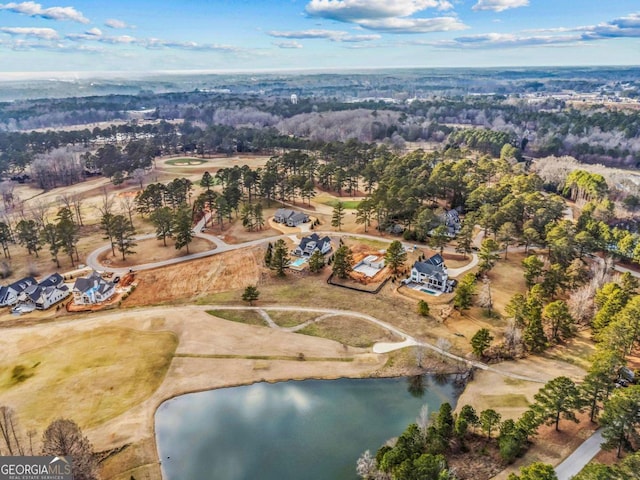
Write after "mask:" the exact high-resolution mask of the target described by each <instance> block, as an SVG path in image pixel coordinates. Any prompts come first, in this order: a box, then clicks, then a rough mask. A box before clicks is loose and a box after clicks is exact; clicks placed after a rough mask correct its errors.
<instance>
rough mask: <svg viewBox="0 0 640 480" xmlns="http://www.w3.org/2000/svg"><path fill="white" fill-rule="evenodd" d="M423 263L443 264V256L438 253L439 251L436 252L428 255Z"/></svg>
mask: <svg viewBox="0 0 640 480" xmlns="http://www.w3.org/2000/svg"><path fill="white" fill-rule="evenodd" d="M425 263H430V264H431V265H435V266H439V265H444V258H442V255H440V254H439V253H436V254H435V255H433V256H431V257H429V258H428V259H427V260H426V261H425Z"/></svg>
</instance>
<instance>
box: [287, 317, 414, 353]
mask: <svg viewBox="0 0 640 480" xmlns="http://www.w3.org/2000/svg"><path fill="white" fill-rule="evenodd" d="M298 333H302V334H304V335H313V336H317V337H323V338H330V339H331V340H335V341H336V342H340V343H342V344H344V345H349V346H352V347H362V348H366V347H370V346H372V345H373V344H374V343H375V342H382V341H384V342H400V341H402V339H401V338H399V337H398V336H396V335H394V334H393V333H391V332H389V331H387V330H385V329H383V328H381V327H378V326H376V325H372V324H371V323H370V322H367V321H366V320H362V319H360V318H354V317H348V316H332V317H329V318H325V319H323V320H321V321H319V322H317V323H313V324H311V325H307V326H306V327H304V328H303V329H302V330H299V331H298Z"/></svg>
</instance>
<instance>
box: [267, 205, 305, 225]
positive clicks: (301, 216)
mask: <svg viewBox="0 0 640 480" xmlns="http://www.w3.org/2000/svg"><path fill="white" fill-rule="evenodd" d="M273 221H274V222H276V223H284V224H285V225H287V226H288V227H297V226H298V225H300V224H301V223H307V222H308V221H309V215H307V214H306V213H303V212H297V211H295V210H289V209H288V208H279V209H278V210H276V213H275V214H274V215H273Z"/></svg>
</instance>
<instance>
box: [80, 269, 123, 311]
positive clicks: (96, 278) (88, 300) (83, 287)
mask: <svg viewBox="0 0 640 480" xmlns="http://www.w3.org/2000/svg"><path fill="white" fill-rule="evenodd" d="M115 293H116V285H115V283H113V282H108V281H107V280H105V279H104V278H102V277H101V276H100V274H99V273H98V272H95V271H94V272H92V273H91V275H89V276H88V277H81V278H78V279H76V283H75V284H74V285H73V303H75V304H76V305H95V304H97V303H102V302H106V301H107V300H109V299H110V298H111V297H113V296H114V295H115Z"/></svg>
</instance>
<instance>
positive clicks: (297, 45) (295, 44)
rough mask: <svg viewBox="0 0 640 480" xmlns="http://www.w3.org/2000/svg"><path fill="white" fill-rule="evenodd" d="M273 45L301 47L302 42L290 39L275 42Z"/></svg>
mask: <svg viewBox="0 0 640 480" xmlns="http://www.w3.org/2000/svg"><path fill="white" fill-rule="evenodd" d="M274 45H275V46H276V47H278V48H293V49H295V48H302V44H301V43H299V42H296V41H295V40H291V41H290V42H276V43H274Z"/></svg>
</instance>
